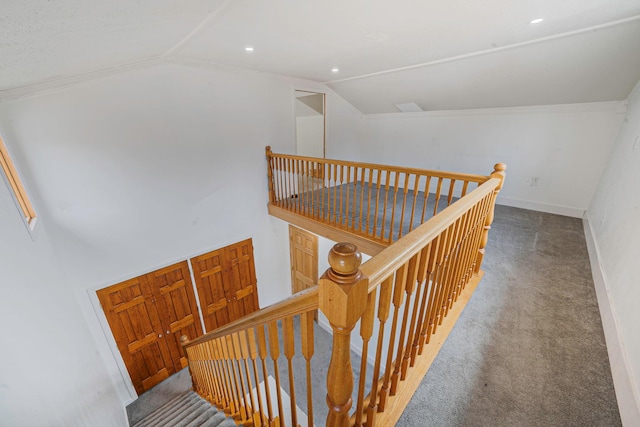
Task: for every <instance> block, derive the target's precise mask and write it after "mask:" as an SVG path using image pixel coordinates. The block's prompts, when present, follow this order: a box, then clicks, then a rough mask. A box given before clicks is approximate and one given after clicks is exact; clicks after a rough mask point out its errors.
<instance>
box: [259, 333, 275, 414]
mask: <svg viewBox="0 0 640 427" xmlns="http://www.w3.org/2000/svg"><path fill="white" fill-rule="evenodd" d="M256 334H257V335H258V355H259V356H260V362H261V364H262V378H263V380H264V394H265V397H266V400H267V414H268V415H269V424H270V425H272V424H273V423H274V421H275V417H274V414H273V408H272V406H271V391H270V390H269V381H268V378H269V371H268V370H267V338H266V336H265V333H264V326H262V325H261V326H258V327H257V328H256Z"/></svg>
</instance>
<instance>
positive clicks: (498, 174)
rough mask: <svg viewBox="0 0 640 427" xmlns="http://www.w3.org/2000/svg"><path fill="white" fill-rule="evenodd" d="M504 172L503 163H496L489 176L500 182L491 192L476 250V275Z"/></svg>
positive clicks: (502, 182)
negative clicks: (487, 211)
mask: <svg viewBox="0 0 640 427" xmlns="http://www.w3.org/2000/svg"><path fill="white" fill-rule="evenodd" d="M506 170H507V165H505V164H504V163H496V164H495V166H494V167H493V172H492V173H491V175H490V177H491V178H498V179H499V180H500V184H498V186H497V187H496V188H495V190H493V197H492V200H491V206H490V207H489V213H488V214H487V218H486V219H485V222H484V230H483V231H482V239H481V240H480V249H479V250H478V258H477V260H476V268H475V272H476V273H478V272H480V266H481V265H482V259H483V258H484V248H485V247H486V246H487V241H488V240H489V230H491V224H492V223H493V216H494V214H495V206H496V198H497V197H498V193H499V192H500V190H501V189H502V185H503V184H504V177H505V175H506V174H505V171H506Z"/></svg>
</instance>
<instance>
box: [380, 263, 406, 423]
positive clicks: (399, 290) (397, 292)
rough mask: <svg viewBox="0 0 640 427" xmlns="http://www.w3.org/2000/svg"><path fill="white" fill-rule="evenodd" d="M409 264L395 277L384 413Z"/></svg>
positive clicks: (382, 399)
mask: <svg viewBox="0 0 640 427" xmlns="http://www.w3.org/2000/svg"><path fill="white" fill-rule="evenodd" d="M407 270H408V269H407V264H403V265H402V266H401V267H400V268H399V269H398V270H397V271H396V275H395V284H394V286H393V322H392V323H391V335H390V336H389V349H388V350H387V363H386V365H385V369H384V382H383V383H382V389H381V390H380V401H379V402H378V412H383V411H384V408H385V407H386V404H387V397H388V396H389V386H390V383H391V366H392V362H393V350H394V344H395V342H396V332H397V328H398V315H399V314H400V307H401V306H402V302H403V298H404V286H405V285H406V283H407Z"/></svg>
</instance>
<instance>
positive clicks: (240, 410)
mask: <svg viewBox="0 0 640 427" xmlns="http://www.w3.org/2000/svg"><path fill="white" fill-rule="evenodd" d="M228 339H229V340H230V337H222V338H220V348H221V349H222V354H223V357H224V360H225V362H226V365H227V369H228V370H229V382H230V383H231V386H232V388H233V391H234V393H233V415H234V416H239V417H241V418H242V419H244V418H245V417H244V407H243V406H242V395H241V393H242V392H241V391H240V383H239V382H238V375H237V373H236V370H235V367H234V365H233V360H232V356H231V351H230V350H231V349H230V344H231V343H230V342H228Z"/></svg>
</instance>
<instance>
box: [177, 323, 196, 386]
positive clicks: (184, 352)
mask: <svg viewBox="0 0 640 427" xmlns="http://www.w3.org/2000/svg"><path fill="white" fill-rule="evenodd" d="M187 344H189V337H188V336H186V335H182V336H180V347H181V349H182V355H183V356H184V358H185V359H187V366H188V367H189V375H190V376H191V384H193V389H194V390H196V381H195V378H193V372H191V363H189V356H188V354H187V349H186V348H184V346H185V345H187Z"/></svg>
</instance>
